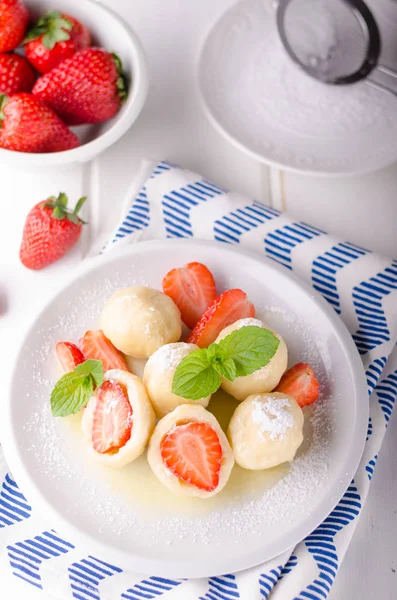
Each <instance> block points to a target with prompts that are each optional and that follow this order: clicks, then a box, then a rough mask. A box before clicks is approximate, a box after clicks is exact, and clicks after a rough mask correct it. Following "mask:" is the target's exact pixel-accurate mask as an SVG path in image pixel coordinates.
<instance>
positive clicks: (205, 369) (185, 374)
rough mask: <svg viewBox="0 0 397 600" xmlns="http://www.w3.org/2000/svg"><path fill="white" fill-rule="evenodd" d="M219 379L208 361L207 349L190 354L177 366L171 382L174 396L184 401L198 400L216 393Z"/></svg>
mask: <svg viewBox="0 0 397 600" xmlns="http://www.w3.org/2000/svg"><path fill="white" fill-rule="evenodd" d="M220 385H221V377H220V375H219V373H218V372H217V371H215V370H214V369H213V367H212V364H211V362H210V361H209V360H208V352H207V349H205V348H204V349H200V350H195V351H194V352H191V353H190V354H189V355H188V356H186V357H185V358H184V359H183V360H182V361H181V362H180V363H179V365H178V366H177V368H176V371H175V374H174V379H173V381H172V391H173V393H174V394H177V395H178V396H181V397H182V398H186V400H200V399H201V398H205V397H206V396H209V395H210V394H213V393H214V392H216V390H217V389H218V388H219V386H220Z"/></svg>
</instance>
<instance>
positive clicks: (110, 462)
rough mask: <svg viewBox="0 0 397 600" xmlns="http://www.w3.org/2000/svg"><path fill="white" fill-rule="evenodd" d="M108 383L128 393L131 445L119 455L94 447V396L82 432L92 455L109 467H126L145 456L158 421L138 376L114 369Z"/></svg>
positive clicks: (107, 378)
mask: <svg viewBox="0 0 397 600" xmlns="http://www.w3.org/2000/svg"><path fill="white" fill-rule="evenodd" d="M104 379H105V381H108V380H112V381H116V382H117V383H120V384H121V385H123V386H124V387H125V388H126V389H127V394H128V400H129V402H130V404H131V408H132V430H131V437H130V439H129V440H128V442H127V443H126V444H125V446H123V447H122V448H120V449H119V450H118V451H117V452H116V453H115V454H100V453H99V452H96V451H95V450H94V448H93V447H92V427H93V421H94V411H95V403H96V397H95V395H94V396H91V398H90V400H89V401H88V404H87V406H86V407H85V409H84V410H83V416H82V420H81V428H82V430H83V434H84V437H85V439H86V442H87V444H88V446H89V448H90V452H91V455H92V456H93V457H94V458H95V459H96V460H97V461H99V462H101V463H102V464H104V465H106V466H107V467H116V468H118V467H124V466H125V465H126V464H128V463H130V462H132V461H133V460H135V459H136V458H138V456H140V455H141V454H142V452H143V451H144V449H145V446H146V444H147V441H148V439H149V437H150V435H151V433H152V431H153V429H154V426H155V423H156V417H155V415H154V411H153V408H152V405H151V404H150V400H149V398H148V396H147V393H146V390H145V386H144V385H143V383H142V381H141V380H140V379H139V377H137V376H136V375H133V374H132V373H128V372H127V371H122V370H121V369H112V370H110V371H107V372H106V373H105V376H104Z"/></svg>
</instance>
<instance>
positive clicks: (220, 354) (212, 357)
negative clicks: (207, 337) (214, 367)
mask: <svg viewBox="0 0 397 600" xmlns="http://www.w3.org/2000/svg"><path fill="white" fill-rule="evenodd" d="M206 352H207V358H208V362H210V363H211V364H212V363H218V362H223V361H224V360H225V352H224V350H223V348H221V346H219V345H218V344H211V345H210V346H208V348H207V349H206Z"/></svg>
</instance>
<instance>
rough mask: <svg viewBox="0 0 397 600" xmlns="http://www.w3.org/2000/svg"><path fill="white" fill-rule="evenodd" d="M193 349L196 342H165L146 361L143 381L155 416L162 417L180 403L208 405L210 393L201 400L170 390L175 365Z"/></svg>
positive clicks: (195, 347) (196, 348) (196, 347)
mask: <svg viewBox="0 0 397 600" xmlns="http://www.w3.org/2000/svg"><path fill="white" fill-rule="evenodd" d="M194 350H198V346H196V344H186V343H185V342H177V343H176V344H166V345H165V346H162V347H161V348H159V349H158V350H156V352H155V353H154V354H152V356H151V357H150V358H149V360H148V361H147V363H146V366H145V370H144V372H143V383H144V384H145V387H146V389H147V392H148V394H149V398H150V401H151V403H152V406H153V408H154V410H155V413H156V416H157V417H159V418H161V417H164V416H165V415H166V414H167V413H169V412H171V411H172V410H174V408H176V407H177V406H179V405H180V404H199V405H201V406H204V407H207V406H208V403H209V401H210V399H211V394H210V395H209V396H207V397H206V398H201V400H187V399H186V398H182V396H177V395H176V394H174V393H173V392H172V380H173V378H174V374H175V371H176V368H177V366H178V365H179V363H180V362H181V360H182V359H183V358H185V357H186V356H188V355H189V354H190V353H191V352H193V351H194Z"/></svg>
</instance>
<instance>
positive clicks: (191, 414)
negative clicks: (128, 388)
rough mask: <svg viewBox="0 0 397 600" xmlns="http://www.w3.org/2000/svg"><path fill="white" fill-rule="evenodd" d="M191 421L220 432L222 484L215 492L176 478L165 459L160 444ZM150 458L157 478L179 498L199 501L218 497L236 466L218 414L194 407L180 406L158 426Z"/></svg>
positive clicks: (151, 443)
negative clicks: (171, 432) (167, 436)
mask: <svg viewBox="0 0 397 600" xmlns="http://www.w3.org/2000/svg"><path fill="white" fill-rule="evenodd" d="M191 422H199V423H207V424H208V425H210V427H212V428H213V429H214V430H215V431H216V433H217V435H218V438H219V442H220V444H221V447H222V460H221V469H220V472H219V484H218V486H217V487H216V489H215V490H213V491H212V492H208V491H206V490H200V489H199V488H197V487H195V486H193V485H189V484H188V483H185V482H184V481H182V480H181V479H179V478H178V477H176V475H174V474H173V473H171V471H169V469H167V467H166V466H165V464H164V463H163V460H162V457H161V452H160V445H161V442H162V440H163V438H164V437H165V436H166V435H167V433H169V432H170V431H171V430H172V429H173V427H175V426H177V425H184V424H185V423H191ZM147 459H148V462H149V465H150V467H151V469H152V471H153V473H154V474H155V476H156V477H157V479H159V481H161V483H163V484H164V485H165V486H166V487H168V488H169V489H170V490H171V491H172V492H173V493H174V494H177V495H179V496H197V497H199V498H210V497H211V496H215V494H218V493H219V492H220V491H221V490H222V489H223V488H224V487H225V485H226V483H227V481H228V479H229V476H230V473H231V471H232V468H233V465H234V459H233V452H232V449H231V448H230V445H229V442H228V441H227V437H226V435H225V434H224V433H223V431H222V429H221V426H220V425H219V423H218V421H217V420H216V418H215V417H214V415H213V414H211V413H210V412H208V410H206V409H205V408H204V407H202V406H193V405H192V404H182V405H181V406H178V407H177V408H175V410H173V411H172V412H171V413H168V415H166V416H165V417H163V418H162V419H161V421H159V422H158V423H157V425H156V429H155V430H154V433H153V435H152V437H151V439H150V442H149V448H148V453H147Z"/></svg>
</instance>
